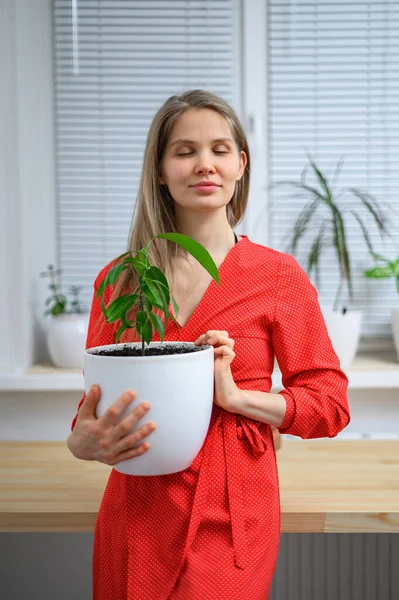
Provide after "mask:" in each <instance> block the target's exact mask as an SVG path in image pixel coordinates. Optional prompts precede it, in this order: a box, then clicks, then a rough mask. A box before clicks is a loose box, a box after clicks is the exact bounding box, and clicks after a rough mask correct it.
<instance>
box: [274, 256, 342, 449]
mask: <svg viewBox="0 0 399 600" xmlns="http://www.w3.org/2000/svg"><path fill="white" fill-rule="evenodd" d="M272 342H273V347H274V351H275V355H276V358H277V361H278V364H279V366H280V369H281V373H282V383H283V386H284V389H283V390H281V391H280V392H279V394H277V395H280V396H281V397H282V398H283V400H284V401H285V402H286V412H285V416H284V420H283V422H282V423H281V424H280V426H279V430H280V432H281V433H289V434H291V435H296V436H299V437H302V438H319V437H335V436H336V435H337V434H338V433H339V432H340V431H341V430H342V429H344V427H346V426H347V425H348V423H349V420H350V415H349V406H348V398H347V388H348V378H347V377H346V375H345V373H344V372H343V371H342V370H341V368H340V363H339V359H338V357H337V355H336V353H335V351H334V349H333V347H332V344H331V340H330V337H329V335H328V331H327V327H326V325H325V322H324V317H323V315H322V312H321V309H320V305H319V301H318V296H317V291H316V289H315V288H314V286H313V285H312V283H311V282H310V280H309V278H308V276H307V275H306V273H305V272H304V271H303V269H302V268H301V267H300V266H299V264H298V263H297V261H296V260H295V259H294V258H293V257H292V256H290V255H283V261H282V265H281V271H280V278H279V282H278V288H277V297H276V307H275V315H274V321H273V325H272Z"/></svg>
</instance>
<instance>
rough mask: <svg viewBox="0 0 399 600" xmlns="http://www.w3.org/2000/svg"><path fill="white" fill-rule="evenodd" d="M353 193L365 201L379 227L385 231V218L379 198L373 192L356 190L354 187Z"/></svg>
mask: <svg viewBox="0 0 399 600" xmlns="http://www.w3.org/2000/svg"><path fill="white" fill-rule="evenodd" d="M350 191H351V192H352V194H354V195H355V196H356V197H357V198H359V200H360V201H361V202H363V204H364V206H365V207H366V208H367V210H368V211H369V212H370V214H371V215H372V216H373V218H374V221H375V222H376V224H377V227H378V229H379V230H380V231H385V230H386V227H385V218H384V216H383V215H382V214H381V211H380V208H379V206H378V202H377V200H376V199H375V198H374V197H373V196H371V194H367V193H366V192H361V191H359V190H355V189H353V188H351V189H350Z"/></svg>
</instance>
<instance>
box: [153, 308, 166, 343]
mask: <svg viewBox="0 0 399 600" xmlns="http://www.w3.org/2000/svg"><path fill="white" fill-rule="evenodd" d="M150 319H151V321H152V324H153V325H154V329H155V331H158V332H159V336H160V338H161V342H163V341H164V338H165V327H164V324H163V322H162V319H161V318H160V317H158V315H157V314H155V313H150Z"/></svg>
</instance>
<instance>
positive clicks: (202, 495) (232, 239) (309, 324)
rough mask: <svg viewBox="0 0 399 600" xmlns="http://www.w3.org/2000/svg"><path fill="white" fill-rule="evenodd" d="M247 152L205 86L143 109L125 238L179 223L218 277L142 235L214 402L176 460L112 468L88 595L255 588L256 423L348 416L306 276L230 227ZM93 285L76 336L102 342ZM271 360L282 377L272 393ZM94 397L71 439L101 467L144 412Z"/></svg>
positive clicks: (269, 481)
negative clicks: (207, 357) (162, 469)
mask: <svg viewBox="0 0 399 600" xmlns="http://www.w3.org/2000/svg"><path fill="white" fill-rule="evenodd" d="M249 164H250V163H249V150H248V144H247V141H246V138H245V134H244V131H243V128H242V126H241V124H240V122H239V119H238V118H237V116H236V114H235V113H234V111H233V110H232V108H231V107H230V106H229V105H228V104H227V103H226V102H225V101H224V100H223V99H221V98H219V97H217V96H215V95H213V94H211V93H209V92H205V91H201V90H193V91H189V92H186V93H184V94H182V95H181V96H172V97H171V98H169V99H168V100H167V101H166V102H165V104H164V105H163V106H162V107H161V108H160V110H159V111H158V113H157V114H156V116H155V118H154V120H153V123H152V125H151V128H150V131H149V135H148V140H147V145H146V150H145V156H144V164H143V172H142V178H141V183H140V189H139V192H138V200H137V215H136V220H135V223H134V226H133V227H132V229H131V235H130V239H129V249H135V248H141V247H143V246H145V245H146V244H147V243H148V241H149V240H150V239H151V238H152V237H154V236H155V235H157V234H158V233H161V232H165V231H178V232H180V233H183V234H186V235H189V236H191V237H192V238H194V239H195V240H197V241H198V242H200V243H201V244H202V245H203V246H205V248H206V249H207V250H208V251H209V252H210V254H211V255H212V257H213V259H214V260H215V262H216V264H217V266H218V268H219V276H220V283H221V285H220V288H219V287H218V286H217V285H216V284H215V283H214V282H211V278H210V276H209V275H208V273H207V272H206V271H205V270H204V269H203V268H202V267H201V266H200V265H199V264H198V263H196V262H195V261H194V260H192V259H191V257H190V256H188V255H186V253H185V251H184V250H182V249H181V248H180V247H178V246H176V245H174V244H171V243H169V242H166V241H165V240H157V242H159V243H157V244H153V245H152V246H151V248H153V254H152V256H151V257H150V259H151V261H154V262H155V263H156V264H158V266H159V267H160V268H161V269H162V270H163V271H164V272H165V273H166V275H167V278H168V280H169V284H170V287H171V293H172V295H173V296H174V298H175V299H176V301H177V304H178V305H179V308H180V311H179V315H178V322H179V324H180V325H181V327H180V328H177V326H176V325H175V324H174V323H173V322H170V323H169V325H168V328H167V330H166V336H165V340H179V341H194V340H195V341H196V343H197V344H205V343H206V344H212V345H213V346H214V348H215V388H214V389H215V392H214V407H213V412H212V418H211V424H210V427H209V430H208V434H207V437H206V440H205V442H204V444H203V446H202V448H201V451H200V452H199V454H198V455H197V457H196V458H195V460H194V461H193V463H192V464H191V466H190V467H189V468H188V469H186V470H184V471H182V472H180V473H174V474H171V475H162V476H153V477H134V476H129V475H124V474H122V473H119V472H118V471H116V470H115V469H113V470H112V471H111V474H110V477H109V481H108V484H107V487H106V490H105V493H104V497H103V500H102V504H101V508H100V511H99V514H98V519H97V524H96V530H95V539H94V558H93V590H94V598H95V599H96V600H122V599H128V600H167V599H168V600H245V599H251V600H265V599H266V598H267V597H268V595H269V592H270V588H271V584H272V578H273V573H274V570H275V566H276V561H277V554H278V546H279V535H280V503H279V487H278V476H277V468H276V456H275V449H274V443H273V434H272V429H271V427H272V426H274V427H278V428H279V430H280V432H282V433H290V434H293V435H297V436H300V437H303V438H317V437H325V436H328V437H333V436H335V435H336V434H337V433H338V432H339V431H341V430H342V429H343V428H344V427H345V426H346V425H347V424H348V422H349V410H348V403H347V395H346V394H347V384H348V381H347V378H346V376H345V374H344V373H343V372H342V371H341V369H340V365H339V361H338V358H337V356H336V354H335V353H334V350H333V348H332V346H331V342H330V339H329V336H328V333H327V330H326V327H325V324H324V320H323V318H322V315H321V312H320V308H319V304H318V299H317V293H316V291H315V289H314V287H313V286H312V284H311V283H310V281H309V279H308V278H307V276H306V274H305V273H304V271H303V270H302V269H301V268H300V266H299V265H298V263H297V262H296V260H295V259H294V258H293V257H291V256H289V255H286V254H283V253H280V252H277V251H275V250H272V249H270V248H268V247H265V246H262V245H260V244H255V243H253V242H251V241H250V240H249V238H248V237H247V236H244V235H242V236H239V237H237V236H236V234H235V233H234V232H233V227H235V226H236V225H237V224H238V223H239V222H240V221H241V219H242V217H243V215H244V212H245V208H246V204H247V199H248V189H249ZM111 265H112V263H111V264H109V265H107V266H106V267H105V268H104V269H103V270H102V271H101V272H100V273H99V275H98V277H97V279H96V281H95V284H94V287H95V292H96V290H97V289H98V286H99V285H100V283H101V281H102V280H103V279H104V277H105V276H106V274H107V272H108V270H109V269H110V267H111ZM132 277H134V275H132V274H130V275H129V274H127V275H126V277H125V280H124V281H122V280H121V281H120V282H118V286H117V287H116V288H115V290H114V292H113V295H112V298H111V299H109V300H113V299H114V298H115V297H116V296H117V295H118V294H120V293H121V290H122V289H124V286H127V287H128V288H129V289H131V290H134V289H135V286H137V280H136V281H134V279H132ZM129 278H130V279H129ZM119 283H120V285H119ZM95 292H94V297H93V305H92V310H91V318H90V325H89V332H88V337H87V347H90V346H96V345H101V344H109V343H112V342H113V340H114V333H115V329H116V328H117V325H115V324H106V323H104V320H103V317H102V312H101V307H100V302H99V301H98V300H97V299H96V297H95ZM98 323H101V329H100V331H99V330H98V329H97V328H96V324H98ZM128 333H129V332H126V337H125V341H127V340H128V339H132V338H131V337H129V335H128ZM154 339H159V338H158V337H157V336H155V338H154ZM275 357H276V358H277V360H278V362H279V365H280V368H281V371H282V381H283V386H284V389H283V390H282V391H281V392H279V393H278V394H271V393H269V390H270V388H271V377H272V372H273V367H274V358H275ZM99 397H100V390H99V389H98V387H96V386H94V387H93V389H92V390H91V391H90V392H89V393H88V394H87V396H86V397H85V396H84V397H83V398H82V400H81V403H80V405H79V409H80V410H79V411H78V414H77V416H76V417H75V419H74V421H73V424H72V433H71V434H70V436H69V438H68V447H69V448H70V450H71V452H72V453H73V454H74V455H75V456H76V457H77V458H80V459H84V460H98V461H100V462H104V463H106V464H109V465H114V464H116V463H118V462H120V461H121V460H124V459H127V458H133V457H135V456H138V455H140V454H142V453H143V452H145V451H147V449H148V447H149V443H148V442H147V440H146V438H147V436H148V435H149V434H150V433H151V431H153V430H154V428H155V427H156V423H154V424H152V425H151V424H148V425H146V426H144V427H141V429H139V430H138V431H137V432H136V433H134V434H133V435H128V434H127V432H128V431H129V430H131V428H132V427H133V426H134V425H136V424H137V423H138V422H139V421H140V419H141V418H142V417H143V415H144V414H145V412H146V411H148V410H150V407H149V406H148V405H146V403H145V402H143V403H141V404H140V405H139V406H137V407H136V408H135V410H134V411H133V412H132V414H131V415H130V416H129V417H126V418H125V419H124V420H123V421H122V422H121V423H120V424H119V425H115V424H114V423H115V422H116V418H117V417H118V415H120V414H121V412H122V411H123V409H124V408H125V407H126V406H127V404H129V403H130V402H132V400H133V399H134V390H133V391H131V392H130V393H129V391H127V392H126V394H124V395H123V396H121V397H120V398H119V399H116V401H115V403H114V405H113V407H112V408H111V409H109V410H108V411H107V413H106V414H105V415H104V416H103V417H101V418H100V419H96V417H95V406H96V403H97V402H98V400H99ZM150 439H151V438H149V441H150ZM143 440H144V441H143ZM139 442H141V444H139ZM138 444H139V445H138ZM136 445H138V447H134V446H136Z"/></svg>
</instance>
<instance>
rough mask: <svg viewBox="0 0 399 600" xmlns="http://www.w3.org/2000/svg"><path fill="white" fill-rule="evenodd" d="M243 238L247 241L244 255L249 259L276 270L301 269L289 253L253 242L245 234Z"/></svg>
mask: <svg viewBox="0 0 399 600" xmlns="http://www.w3.org/2000/svg"><path fill="white" fill-rule="evenodd" d="M245 239H246V241H247V253H246V256H247V258H248V260H249V261H251V260H255V261H256V262H257V263H258V262H263V263H264V264H266V265H267V266H268V267H269V268H273V269H274V270H276V271H280V270H291V269H293V270H297V269H300V270H302V268H301V267H300V265H299V263H298V261H297V260H296V258H295V257H294V256H292V255H291V254H288V253H287V252H282V251H281V250H276V249H275V248H271V247H270V246H266V245H265V244H260V243H257V242H253V241H252V240H250V239H249V238H248V237H246V236H245Z"/></svg>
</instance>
